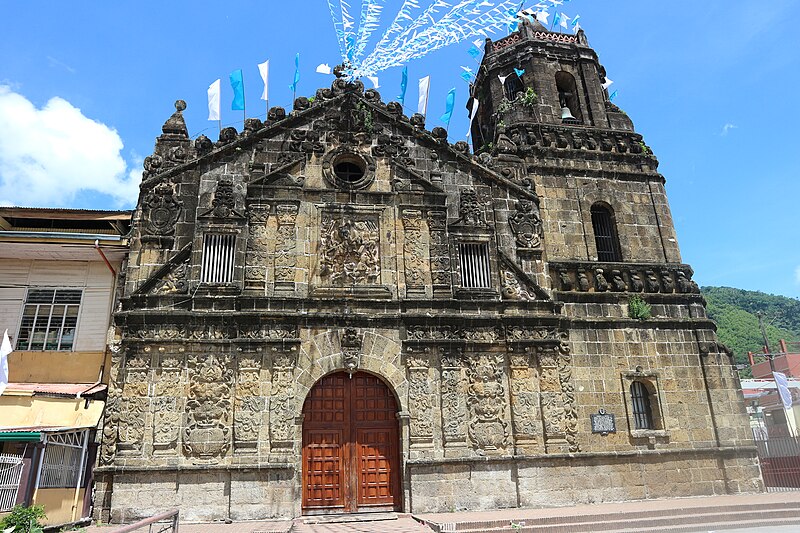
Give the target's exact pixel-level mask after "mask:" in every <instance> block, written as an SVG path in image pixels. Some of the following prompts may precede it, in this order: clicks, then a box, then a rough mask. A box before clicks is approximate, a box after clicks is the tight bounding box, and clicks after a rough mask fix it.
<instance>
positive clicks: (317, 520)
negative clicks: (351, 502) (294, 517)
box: [302, 512, 399, 524]
mask: <svg viewBox="0 0 800 533" xmlns="http://www.w3.org/2000/svg"><path fill="white" fill-rule="evenodd" d="M398 517H399V515H398V514H397V513H385V512H379V513H352V514H321V515H309V516H304V517H303V518H302V521H303V523H304V524H348V523H352V522H380V521H384V520H397V519H398Z"/></svg>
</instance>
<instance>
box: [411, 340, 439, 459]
mask: <svg viewBox="0 0 800 533" xmlns="http://www.w3.org/2000/svg"><path fill="white" fill-rule="evenodd" d="M406 367H407V368H408V407H409V411H410V414H411V420H410V432H411V444H420V443H430V442H432V441H433V408H434V405H433V399H432V396H433V391H432V390H431V379H430V363H429V361H428V357H427V355H426V354H408V357H407V358H406Z"/></svg>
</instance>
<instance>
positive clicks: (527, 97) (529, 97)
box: [519, 87, 539, 109]
mask: <svg viewBox="0 0 800 533" xmlns="http://www.w3.org/2000/svg"><path fill="white" fill-rule="evenodd" d="M519 101H520V103H521V104H522V105H523V106H525V107H527V108H528V109H533V108H534V107H536V104H538V103H539V95H538V94H536V91H534V90H533V87H528V88H527V89H525V93H524V94H523V95H522V97H521V98H520V100H519Z"/></svg>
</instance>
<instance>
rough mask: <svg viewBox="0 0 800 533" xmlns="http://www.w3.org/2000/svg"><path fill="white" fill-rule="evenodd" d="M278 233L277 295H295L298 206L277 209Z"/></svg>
mask: <svg viewBox="0 0 800 533" xmlns="http://www.w3.org/2000/svg"><path fill="white" fill-rule="evenodd" d="M275 211H276V218H277V222H278V231H277V235H276V238H275V293H276V294H280V293H283V294H286V293H289V294H293V293H294V289H295V267H296V266H297V256H296V252H297V237H296V232H297V229H296V225H295V224H296V222H297V211H298V206H297V205H295V204H280V205H278V206H277V207H276V208H275Z"/></svg>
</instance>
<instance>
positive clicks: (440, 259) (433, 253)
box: [428, 211, 453, 298]
mask: <svg viewBox="0 0 800 533" xmlns="http://www.w3.org/2000/svg"><path fill="white" fill-rule="evenodd" d="M428 228H429V231H430V243H431V244H430V258H431V281H432V284H433V297H434V298H450V297H452V294H453V282H452V275H451V273H450V249H449V244H448V239H447V213H446V212H445V211H428Z"/></svg>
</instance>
